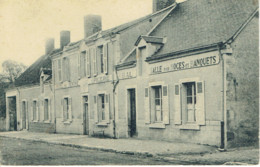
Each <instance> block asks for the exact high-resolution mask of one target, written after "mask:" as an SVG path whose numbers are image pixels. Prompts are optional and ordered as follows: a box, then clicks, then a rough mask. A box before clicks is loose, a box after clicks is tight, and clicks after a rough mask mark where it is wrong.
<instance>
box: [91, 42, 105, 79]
mask: <svg viewBox="0 0 260 167" xmlns="http://www.w3.org/2000/svg"><path fill="white" fill-rule="evenodd" d="M93 73H94V76H95V75H97V74H98V73H99V74H107V73H108V44H105V45H101V46H98V47H97V48H96V54H95V55H94V56H93Z"/></svg>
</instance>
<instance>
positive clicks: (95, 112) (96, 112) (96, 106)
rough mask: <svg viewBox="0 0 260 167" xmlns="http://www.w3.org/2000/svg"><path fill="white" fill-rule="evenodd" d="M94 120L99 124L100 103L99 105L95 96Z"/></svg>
mask: <svg viewBox="0 0 260 167" xmlns="http://www.w3.org/2000/svg"><path fill="white" fill-rule="evenodd" d="M94 119H95V123H98V103H97V96H94Z"/></svg>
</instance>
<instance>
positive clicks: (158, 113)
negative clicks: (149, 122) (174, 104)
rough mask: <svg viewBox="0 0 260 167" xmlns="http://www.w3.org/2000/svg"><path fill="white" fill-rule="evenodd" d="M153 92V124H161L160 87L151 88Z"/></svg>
mask: <svg viewBox="0 0 260 167" xmlns="http://www.w3.org/2000/svg"><path fill="white" fill-rule="evenodd" d="M152 89H153V92H154V104H155V107H154V115H155V119H154V121H155V122H162V87H161V86H155V87H152Z"/></svg>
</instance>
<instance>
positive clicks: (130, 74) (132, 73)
mask: <svg viewBox="0 0 260 167" xmlns="http://www.w3.org/2000/svg"><path fill="white" fill-rule="evenodd" d="M135 77H136V69H135V68H132V69H126V70H120V71H118V78H119V79H130V78H135Z"/></svg>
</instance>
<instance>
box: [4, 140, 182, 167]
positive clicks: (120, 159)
mask: <svg viewBox="0 0 260 167" xmlns="http://www.w3.org/2000/svg"><path fill="white" fill-rule="evenodd" d="M0 148H1V150H0V164H2V165H172V164H174V163H172V162H165V161H162V160H161V161H158V160H155V159H153V158H148V157H140V156H139V157H138V156H135V155H125V154H117V153H110V152H102V151H94V150H87V149H79V148H72V147H68V146H61V145H51V144H47V143H42V142H33V141H26V140H20V139H11V138H3V137H1V138H0ZM175 164H180V162H176V163H175ZM186 164H187V163H186Z"/></svg>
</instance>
